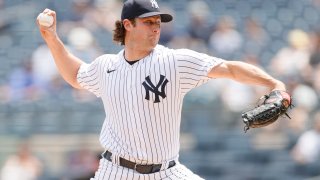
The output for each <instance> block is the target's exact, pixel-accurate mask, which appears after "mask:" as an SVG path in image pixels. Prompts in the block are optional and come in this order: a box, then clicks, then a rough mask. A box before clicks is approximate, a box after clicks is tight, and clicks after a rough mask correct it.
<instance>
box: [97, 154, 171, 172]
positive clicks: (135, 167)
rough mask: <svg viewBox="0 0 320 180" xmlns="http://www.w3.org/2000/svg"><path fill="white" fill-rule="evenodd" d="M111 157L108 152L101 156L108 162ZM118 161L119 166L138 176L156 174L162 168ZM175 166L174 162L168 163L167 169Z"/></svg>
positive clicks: (160, 165) (120, 159) (122, 160)
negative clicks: (136, 173) (132, 171)
mask: <svg viewBox="0 0 320 180" xmlns="http://www.w3.org/2000/svg"><path fill="white" fill-rule="evenodd" d="M111 156H112V153H111V152H109V151H105V152H104V153H103V154H102V157H103V158H105V159H107V160H108V161H110V162H112V160H111ZM119 161H120V164H119V165H120V166H122V167H126V168H129V169H133V170H135V171H137V172H138V173H140V174H151V173H156V172H159V171H160V170H161V167H162V164H148V165H142V164H137V163H134V162H131V161H128V160H126V159H123V158H122V157H119ZM175 165H176V162H175V161H174V160H172V161H170V162H169V166H168V169H169V168H171V167H173V166H175Z"/></svg>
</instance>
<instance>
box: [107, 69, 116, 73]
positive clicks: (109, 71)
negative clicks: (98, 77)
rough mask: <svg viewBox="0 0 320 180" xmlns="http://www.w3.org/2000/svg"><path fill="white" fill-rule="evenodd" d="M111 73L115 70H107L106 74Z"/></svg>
mask: <svg viewBox="0 0 320 180" xmlns="http://www.w3.org/2000/svg"><path fill="white" fill-rule="evenodd" d="M113 71H115V69H112V70H109V69H108V71H107V73H111V72H113Z"/></svg>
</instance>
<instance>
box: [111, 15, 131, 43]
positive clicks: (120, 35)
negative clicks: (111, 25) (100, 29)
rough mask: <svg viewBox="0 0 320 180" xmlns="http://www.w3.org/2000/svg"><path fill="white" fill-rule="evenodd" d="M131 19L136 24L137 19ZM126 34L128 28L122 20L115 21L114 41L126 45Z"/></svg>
mask: <svg viewBox="0 0 320 180" xmlns="http://www.w3.org/2000/svg"><path fill="white" fill-rule="evenodd" d="M129 21H130V22H131V23H132V24H133V26H135V25H136V21H135V19H129ZM125 36H126V29H125V28H124V26H123V24H122V21H120V20H117V21H116V22H115V29H114V30H113V41H115V42H116V43H119V44H120V45H125Z"/></svg>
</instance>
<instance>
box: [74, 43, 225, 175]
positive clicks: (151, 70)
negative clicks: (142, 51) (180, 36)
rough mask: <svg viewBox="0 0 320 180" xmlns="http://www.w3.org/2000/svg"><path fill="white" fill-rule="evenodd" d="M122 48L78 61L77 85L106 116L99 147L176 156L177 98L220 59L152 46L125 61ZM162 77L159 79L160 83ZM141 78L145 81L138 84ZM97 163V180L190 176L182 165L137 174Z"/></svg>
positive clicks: (158, 159)
mask: <svg viewBox="0 0 320 180" xmlns="http://www.w3.org/2000/svg"><path fill="white" fill-rule="evenodd" d="M123 52H124V51H123V50H122V51H120V52H119V54H118V55H103V56H101V57H98V58H97V59H96V60H95V61H93V62H92V63H91V64H84V65H82V66H81V67H80V69H79V72H78V74H77V80H78V82H79V83H80V85H81V86H82V87H84V88H86V89H88V90H89V91H91V92H93V93H94V94H95V95H97V96H100V97H101V98H102V100H103V103H104V106H105V113H106V117H105V121H104V123H103V127H102V128H101V132H100V142H101V144H102V146H103V147H105V148H106V149H108V150H109V151H111V152H112V153H113V154H114V155H116V157H118V156H120V157H123V158H125V159H128V160H130V161H136V162H142V163H162V162H165V161H168V160H169V159H171V158H175V157H177V156H178V152H179V146H180V144H179V136H180V135H179V130H180V124H181V121H180V119H181V110H182V103H183V97H184V96H185V94H186V93H187V92H188V91H189V90H191V89H192V88H194V87H197V86H198V85H201V84H203V83H205V82H206V80H207V73H208V71H209V70H210V69H211V68H212V67H214V66H216V65H217V64H219V63H220V62H221V61H222V60H220V59H218V58H214V57H210V56H208V55H205V54H201V53H197V52H194V51H191V50H186V49H184V50H172V49H167V48H165V47H163V46H157V47H156V48H155V49H154V50H153V51H152V52H151V53H150V54H149V55H148V56H146V57H145V58H143V59H141V60H140V61H138V62H136V63H135V64H133V65H129V64H128V63H127V62H126V61H125V59H124V57H123ZM108 70H115V71H112V72H110V73H107V71H108ZM160 75H162V76H160ZM163 76H164V77H163ZM147 77H148V78H150V81H149V80H148V78H147ZM146 78H147V79H146ZM160 78H161V81H160ZM163 78H164V79H165V83H164V84H160V83H163ZM147 81H148V85H145V84H144V85H142V84H143V82H147ZM155 87H156V88H158V89H155ZM148 88H149V89H148ZM147 93H148V94H147ZM159 94H160V95H161V96H160V95H159ZM163 94H165V95H166V96H163ZM148 96H149V97H148ZM158 98H159V99H158ZM155 100H156V101H157V102H156V103H155V102H154V101H155ZM158 101H160V102H158ZM103 163H104V164H102V165H101V167H102V169H101V171H100V172H99V173H98V174H97V178H98V179H101V178H102V179H126V178H127V179H135V180H136V179H145V180H149V179H181V178H185V179H188V180H189V179H192V178H193V177H196V176H193V173H192V172H191V171H190V172H189V170H188V169H186V168H184V167H181V168H173V169H172V168H170V169H169V170H165V171H161V173H155V174H150V175H139V174H137V173H134V172H133V171H132V170H128V169H127V168H123V167H119V166H117V165H113V164H112V163H111V162H110V163H106V162H103ZM114 163H115V164H118V163H119V159H117V158H115V162H114ZM111 165H112V166H111ZM103 173H104V174H103ZM103 176H105V177H103Z"/></svg>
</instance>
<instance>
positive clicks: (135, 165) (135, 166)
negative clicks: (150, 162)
mask: <svg viewBox="0 0 320 180" xmlns="http://www.w3.org/2000/svg"><path fill="white" fill-rule="evenodd" d="M137 165H138V164H137V163H135V164H134V167H133V170H135V171H137ZM137 172H138V171H137Z"/></svg>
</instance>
